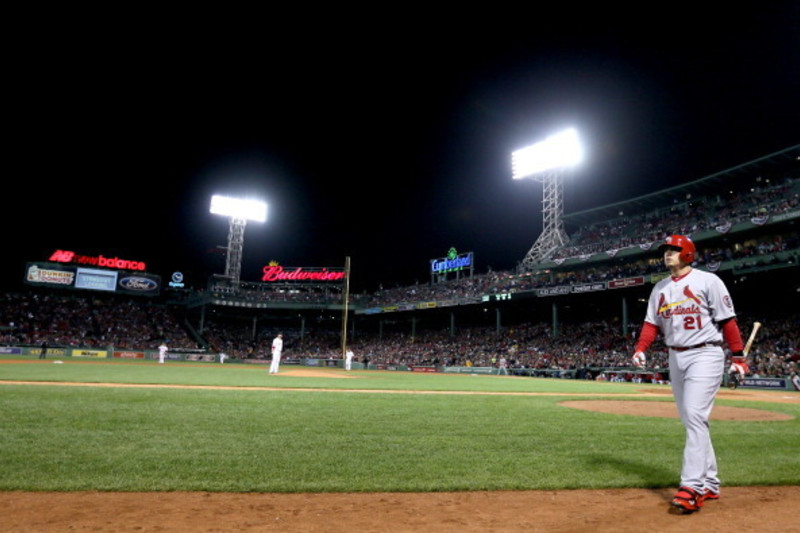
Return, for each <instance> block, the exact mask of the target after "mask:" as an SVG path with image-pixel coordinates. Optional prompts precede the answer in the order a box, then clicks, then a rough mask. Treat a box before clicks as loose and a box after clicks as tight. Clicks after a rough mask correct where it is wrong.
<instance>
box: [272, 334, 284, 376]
mask: <svg viewBox="0 0 800 533" xmlns="http://www.w3.org/2000/svg"><path fill="white" fill-rule="evenodd" d="M282 351H283V333H278V335H277V336H276V337H275V338H274V339H272V362H271V363H270V364H269V373H270V374H277V373H278V368H280V366H281V352H282Z"/></svg>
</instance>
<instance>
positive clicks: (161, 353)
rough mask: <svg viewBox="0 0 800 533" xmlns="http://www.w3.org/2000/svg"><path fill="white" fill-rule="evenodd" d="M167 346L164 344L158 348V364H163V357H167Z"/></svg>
mask: <svg viewBox="0 0 800 533" xmlns="http://www.w3.org/2000/svg"><path fill="white" fill-rule="evenodd" d="M167 350H168V348H167V345H166V343H163V342H162V343H161V346H159V347H158V362H159V364H162V365H163V364H164V357H166V356H167Z"/></svg>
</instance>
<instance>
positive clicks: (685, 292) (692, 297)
mask: <svg viewBox="0 0 800 533" xmlns="http://www.w3.org/2000/svg"><path fill="white" fill-rule="evenodd" d="M683 295H684V296H686V297H687V298H689V299H690V300H694V302H695V303H696V304H697V305H703V302H702V301H701V300H700V298H698V297H697V296H695V295H694V293H693V292H692V289H690V288H689V286H688V285H687V286H686V287H684V288H683Z"/></svg>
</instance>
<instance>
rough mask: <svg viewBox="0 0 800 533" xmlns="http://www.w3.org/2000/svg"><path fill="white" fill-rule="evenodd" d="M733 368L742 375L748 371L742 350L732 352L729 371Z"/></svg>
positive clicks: (748, 367)
mask: <svg viewBox="0 0 800 533" xmlns="http://www.w3.org/2000/svg"><path fill="white" fill-rule="evenodd" d="M732 370H735V371H736V372H739V374H740V375H741V376H742V377H744V376H745V374H747V373H748V372H749V371H750V366H748V364H747V359H746V358H745V357H744V355H742V352H736V353H734V355H733V357H732V358H731V371H732Z"/></svg>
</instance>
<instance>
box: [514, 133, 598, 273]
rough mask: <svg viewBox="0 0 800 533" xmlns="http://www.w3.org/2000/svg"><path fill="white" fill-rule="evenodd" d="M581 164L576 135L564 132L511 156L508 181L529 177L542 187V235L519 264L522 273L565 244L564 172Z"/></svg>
mask: <svg viewBox="0 0 800 533" xmlns="http://www.w3.org/2000/svg"><path fill="white" fill-rule="evenodd" d="M581 161H583V148H582V146H581V142H580V139H579V137H578V132H577V131H575V129H574V128H569V129H566V130H564V131H562V132H559V133H556V134H554V135H551V136H549V137H547V138H546V139H545V140H544V141H541V142H538V143H536V144H533V145H531V146H528V147H526V148H521V149H519V150H516V151H514V152H512V153H511V177H512V178H513V179H515V180H518V179H522V178H527V177H532V178H534V179H536V180H537V181H540V182H542V184H543V185H544V190H543V199H542V218H543V224H542V233H541V234H540V235H539V238H538V239H537V240H536V242H535V243H534V244H533V246H532V247H531V249H530V250H529V251H528V253H527V254H526V255H525V258H524V259H523V260H522V267H523V269H524V270H527V271H530V270H533V269H535V267H536V265H537V264H539V263H541V262H543V261H545V260H547V259H549V258H550V257H552V255H553V254H554V253H555V251H556V250H558V249H559V248H560V247H562V246H564V245H565V244H566V243H567V242H569V237H568V236H567V232H566V231H565V230H564V222H563V220H562V218H561V216H562V214H563V213H564V182H563V175H564V172H565V171H566V170H567V169H569V168H571V167H574V166H575V165H577V164H579V163H580V162H581Z"/></svg>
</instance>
